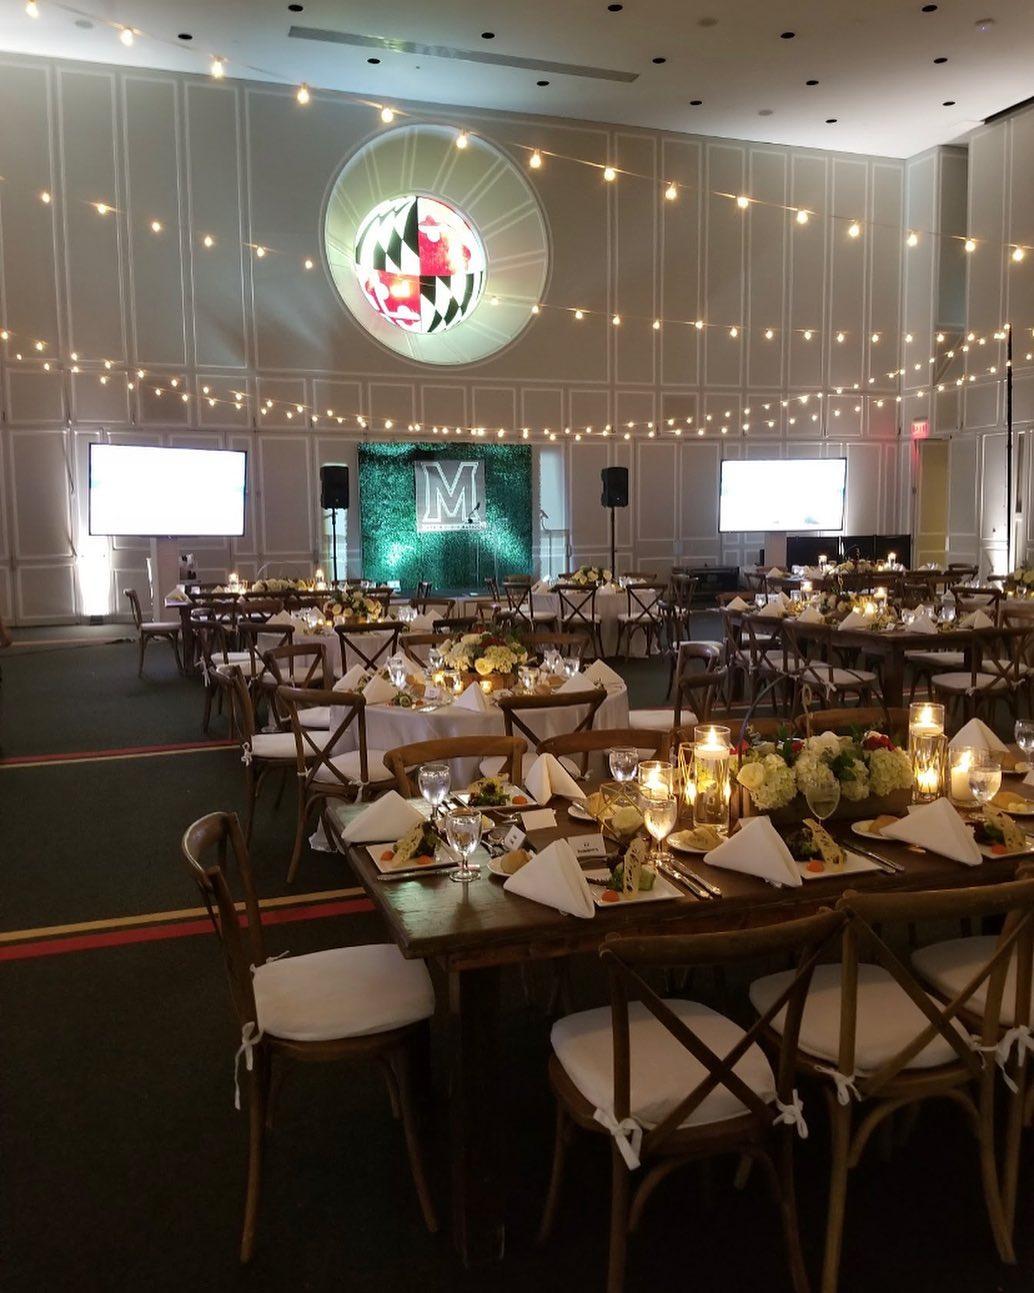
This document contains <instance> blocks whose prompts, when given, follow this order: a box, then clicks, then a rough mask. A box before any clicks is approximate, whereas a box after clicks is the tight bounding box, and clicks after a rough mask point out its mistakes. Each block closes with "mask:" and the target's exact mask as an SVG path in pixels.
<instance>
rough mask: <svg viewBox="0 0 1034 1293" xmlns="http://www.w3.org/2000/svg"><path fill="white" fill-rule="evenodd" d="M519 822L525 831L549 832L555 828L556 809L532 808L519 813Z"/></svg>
mask: <svg viewBox="0 0 1034 1293" xmlns="http://www.w3.org/2000/svg"><path fill="white" fill-rule="evenodd" d="M521 821H522V822H523V823H524V829H525V830H526V831H551V830H553V829H555V827H556V809H554V808H533V809H531V810H530V811H529V812H526V813H521Z"/></svg>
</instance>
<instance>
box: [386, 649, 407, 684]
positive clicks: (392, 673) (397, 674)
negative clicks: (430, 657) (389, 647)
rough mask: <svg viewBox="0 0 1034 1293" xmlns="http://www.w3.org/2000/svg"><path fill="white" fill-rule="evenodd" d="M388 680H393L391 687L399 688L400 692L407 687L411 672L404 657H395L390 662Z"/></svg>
mask: <svg viewBox="0 0 1034 1293" xmlns="http://www.w3.org/2000/svg"><path fill="white" fill-rule="evenodd" d="M388 678H389V679H390V680H391V685H392V686H393V687H397V688H398V689H399V690H400V691H401V690H402V688H403V687H404V686H405V685H406V682H407V681H408V679H409V671H408V670H407V668H406V662H405V660H404V659H403V658H402V656H400V655H393V656H392V657H391V659H390V660H389V661H388Z"/></svg>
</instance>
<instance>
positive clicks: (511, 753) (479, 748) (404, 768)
mask: <svg viewBox="0 0 1034 1293" xmlns="http://www.w3.org/2000/svg"><path fill="white" fill-rule="evenodd" d="M527 748H528V745H527V742H526V741H524V740H522V739H521V737H519V736H447V737H442V738H441V739H440V740H435V741H414V742H412V743H411V744H410V745H399V746H396V747H395V749H393V750H388V751H387V753H386V754H385V756H384V762H385V764H386V765H387V767H388V769H389V770H390V772H391V774H392V776H393V777H394V778H395V788H396V790H398V792H399V794H400V795H402V796H403V797H404V798H407V799H412V798H414V797H415V796H416V795H418V794H419V793H420V789H419V786H418V785H416V784H415V783H414V781H413V779H412V778H411V777H410V775H409V774H410V772H411V771H412V770H413V769H415V768H419V767H420V765H421V764H424V763H439V762H441V763H449V762H451V761H452V760H453V759H492V758H498V757H500V756H502V758H503V760H504V763H503V769H504V771H505V775H506V779H507V780H508V781H509V782H510V784H511V785H514V786H519V785H520V784H521V781H522V780H523V772H522V768H523V761H524V753H525V751H526V750H527Z"/></svg>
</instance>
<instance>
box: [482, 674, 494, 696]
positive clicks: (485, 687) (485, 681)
mask: <svg viewBox="0 0 1034 1293" xmlns="http://www.w3.org/2000/svg"><path fill="white" fill-rule="evenodd" d="M481 690H482V691H483V692H484V693H485V695H486V696H487V695H488V693H489V692H490V691H491V690H492V682H491V680H490V679H489V678H482V679H481Z"/></svg>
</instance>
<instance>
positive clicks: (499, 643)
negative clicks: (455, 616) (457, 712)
mask: <svg viewBox="0 0 1034 1293" xmlns="http://www.w3.org/2000/svg"><path fill="white" fill-rule="evenodd" d="M441 652H442V662H443V663H444V665H445V667H446V668H448V669H455V670H457V671H458V672H459V673H462V674H464V675H466V676H467V678H468V680H474V679H479V680H480V679H487V680H489V681H490V682H491V683H492V686H493V690H494V689H498V688H500V687H506V686H509V685H510V684H512V682H513V674H514V670H515V669H516V668H517V666H518V665H520V664H525V663H526V662H527V659H528V652H527V650H526V648H525V647H524V646H523V644H522V643H521V641H520V640H519V639H518V638H515V637H511V636H507V635H504V634H502V633H464V634H463V636H462V637H460V638H449V639H448V640H447V641H446V642H443V643H442V647H441Z"/></svg>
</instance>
